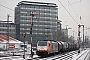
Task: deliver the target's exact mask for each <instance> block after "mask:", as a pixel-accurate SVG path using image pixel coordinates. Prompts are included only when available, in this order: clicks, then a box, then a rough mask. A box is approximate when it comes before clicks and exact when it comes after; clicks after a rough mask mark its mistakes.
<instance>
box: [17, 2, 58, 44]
mask: <svg viewBox="0 0 90 60" xmlns="http://www.w3.org/2000/svg"><path fill="white" fill-rule="evenodd" d="M57 7H58V6H57V5H56V4H54V3H44V2H31V1H21V2H19V3H18V4H17V6H16V7H15V24H17V27H16V36H17V39H19V40H21V41H24V39H23V35H22V34H23V33H26V36H25V38H26V39H25V41H28V42H30V41H31V36H32V42H33V45H35V43H36V42H37V41H38V40H46V39H48V40H53V39H56V38H53V36H55V35H56V32H57V20H58V8H57ZM31 12H33V14H35V16H33V20H32V22H33V26H32V35H31V34H30V21H31V16H30V15H31ZM36 14H40V15H36Z"/></svg>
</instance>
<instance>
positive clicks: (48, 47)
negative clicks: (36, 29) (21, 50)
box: [36, 40, 79, 56]
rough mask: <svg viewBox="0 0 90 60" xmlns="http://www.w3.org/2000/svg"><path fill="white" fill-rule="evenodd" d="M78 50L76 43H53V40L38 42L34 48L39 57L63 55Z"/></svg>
mask: <svg viewBox="0 0 90 60" xmlns="http://www.w3.org/2000/svg"><path fill="white" fill-rule="evenodd" d="M77 49H79V45H78V44H77V43H76V44H74V43H69V42H62V41H54V40H39V41H38V42H37V46H36V54H37V55H39V56H47V55H50V54H57V53H64V52H69V51H73V50H77Z"/></svg>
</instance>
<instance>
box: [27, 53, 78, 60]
mask: <svg viewBox="0 0 90 60" xmlns="http://www.w3.org/2000/svg"><path fill="white" fill-rule="evenodd" d="M76 53H77V52H76V51H72V52H68V53H64V54H58V55H53V56H50V57H36V58H32V59H27V60H71V59H72V57H73V55H74V54H76Z"/></svg>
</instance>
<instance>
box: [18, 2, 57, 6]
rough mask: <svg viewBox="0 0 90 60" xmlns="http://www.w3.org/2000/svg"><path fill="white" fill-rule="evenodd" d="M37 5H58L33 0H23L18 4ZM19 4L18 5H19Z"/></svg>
mask: <svg viewBox="0 0 90 60" xmlns="http://www.w3.org/2000/svg"><path fill="white" fill-rule="evenodd" d="M21 4H22V5H37V6H50V7H58V6H57V5H56V4H54V3H45V2H32V1H21V2H19V3H18V5H21ZM18 5H17V6H18Z"/></svg>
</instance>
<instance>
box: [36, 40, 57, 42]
mask: <svg viewBox="0 0 90 60" xmlns="http://www.w3.org/2000/svg"><path fill="white" fill-rule="evenodd" d="M38 41H55V40H38ZM55 42H57V41H55Z"/></svg>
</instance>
